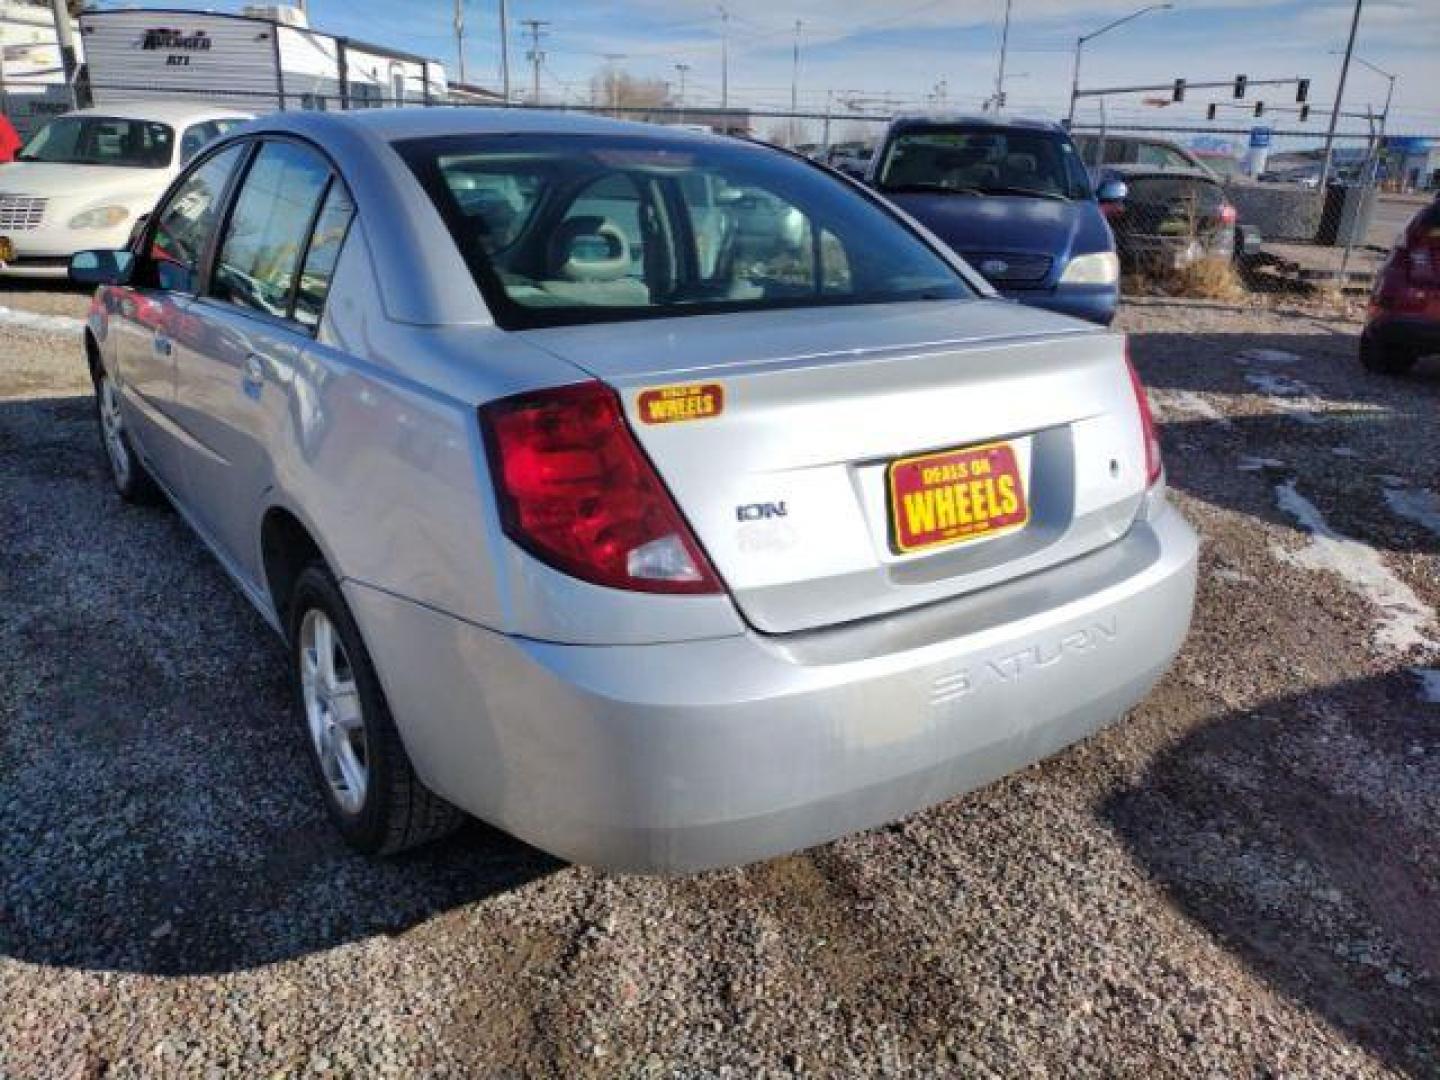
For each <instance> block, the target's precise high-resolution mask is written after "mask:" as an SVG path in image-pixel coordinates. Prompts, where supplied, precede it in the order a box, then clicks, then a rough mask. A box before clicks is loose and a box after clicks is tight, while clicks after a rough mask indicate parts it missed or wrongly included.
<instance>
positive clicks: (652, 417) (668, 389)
mask: <svg viewBox="0 0 1440 1080" xmlns="http://www.w3.org/2000/svg"><path fill="white" fill-rule="evenodd" d="M639 409H640V419H641V421H642V422H644V423H646V424H676V423H679V422H681V421H683V420H711V419H713V418H714V417H717V416H719V415H720V414H721V413H722V412H724V411H725V388H724V387H723V386H721V385H720V384H719V383H695V384H692V385H688V386H655V387H651V388H650V389H649V390H642V391H640V400H639Z"/></svg>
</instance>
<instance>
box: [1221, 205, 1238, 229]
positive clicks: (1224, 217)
mask: <svg viewBox="0 0 1440 1080" xmlns="http://www.w3.org/2000/svg"><path fill="white" fill-rule="evenodd" d="M1239 220H1240V215H1239V213H1237V212H1236V210H1235V207H1233V206H1231V205H1230V204H1229V203H1222V204H1221V205H1220V224H1222V225H1234V224H1235V222H1237V221H1239Z"/></svg>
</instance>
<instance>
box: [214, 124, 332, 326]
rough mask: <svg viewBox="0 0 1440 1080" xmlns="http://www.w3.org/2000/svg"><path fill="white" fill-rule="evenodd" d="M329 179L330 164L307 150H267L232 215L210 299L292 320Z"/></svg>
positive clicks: (287, 146)
mask: <svg viewBox="0 0 1440 1080" xmlns="http://www.w3.org/2000/svg"><path fill="white" fill-rule="evenodd" d="M329 177H330V170H329V167H328V166H327V165H326V164H325V162H324V161H323V160H322V159H321V158H320V157H319V156H318V155H317V154H315V153H314V152H313V151H311V150H307V149H305V148H304V147H303V146H300V145H298V144H296V143H293V142H279V141H277V142H267V143H266V144H265V145H264V146H262V147H261V149H260V153H259V154H257V155H256V157H255V162H254V164H253V165H251V166H250V171H249V172H248V173H246V174H245V181H244V183H243V185H242V186H241V188H240V194H239V196H238V197H237V198H236V200H235V209H234V210H233V211H232V212H231V214H230V223H229V225H228V226H227V227H226V230H225V238H224V240H223V242H222V244H221V248H220V254H219V257H218V258H217V259H216V260H215V272H214V274H213V276H212V278H211V281H210V292H211V295H213V296H215V297H216V298H218V299H220V300H225V301H227V302H229V303H232V304H237V305H239V306H240V307H243V308H249V309H251V310H252V311H259V312H262V313H264V314H266V315H271V316H274V317H276V318H282V319H283V318H287V317H288V316H289V314H290V310H289V309H290V289H291V286H292V285H293V284H294V282H295V272H296V267H297V264H298V263H299V261H300V250H301V245H302V244H303V243H304V242H305V236H306V230H307V229H309V227H310V222H311V220H312V218H313V217H314V214H315V207H316V205H317V204H318V203H319V202H320V196H321V194H322V193H323V192H324V190H325V182H326V181H327V180H328V179H329Z"/></svg>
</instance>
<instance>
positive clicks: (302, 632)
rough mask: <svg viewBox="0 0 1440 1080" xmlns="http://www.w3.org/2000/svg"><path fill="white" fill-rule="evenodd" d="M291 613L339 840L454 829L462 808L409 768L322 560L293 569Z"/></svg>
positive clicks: (320, 771)
mask: <svg viewBox="0 0 1440 1080" xmlns="http://www.w3.org/2000/svg"><path fill="white" fill-rule="evenodd" d="M289 614H290V625H289V627H288V630H289V643H290V663H291V668H292V674H293V676H294V684H295V700H296V710H297V713H298V716H299V720H300V724H301V730H302V731H303V733H304V735H305V742H306V745H307V746H308V747H309V750H310V761H311V764H312V766H313V767H314V769H315V775H316V777H317V779H318V780H319V782H320V789H321V793H322V795H323V796H324V798H325V805H326V808H327V809H328V810H329V812H330V817H331V819H332V820H333V821H334V822H335V825H336V827H337V828H338V829H339V830H340V834H341V835H342V836H343V837H344V838H345V842H346V843H348V844H349V845H350V846H351V847H352V848H354V849H355V850H357V851H359V852H361V853H363V854H365V855H393V854H395V853H397V852H400V851H404V850H406V849H407V848H412V847H416V846H418V845H420V844H424V843H428V842H429V841H431V840H437V839H439V838H440V837H442V836H445V835H446V834H448V833H450V832H453V831H454V830H455V829H456V828H457V827H458V826H459V825H460V824H461V823H462V822H463V821H464V820H465V815H464V814H463V813H462V812H461V811H460V810H458V809H457V808H456V807H454V806H452V805H451V804H450V803H448V802H446V801H445V800H444V799H442V798H440V797H439V796H438V795H436V794H435V793H434V792H432V791H430V790H429V789H428V788H426V787H425V785H424V784H422V783H421V782H420V779H419V777H417V776H416V775H415V769H414V767H413V766H412V765H411V764H410V757H409V755H408V754H407V753H406V752H405V746H404V743H403V742H402V741H401V739H400V732H399V731H398V730H397V729H396V727H395V721H394V719H393V718H392V717H391V715H390V708H389V706H388V705H387V704H386V701H385V694H384V691H383V690H382V689H381V687H380V680H379V678H378V676H377V675H376V672H375V666H374V664H373V662H372V661H371V659H370V654H369V652H368V651H367V650H366V648H365V642H364V641H363V640H362V639H361V637H360V630H359V627H358V626H357V625H356V623H355V619H354V617H353V616H352V615H351V614H350V608H349V606H348V605H347V604H346V603H345V598H344V596H343V595H342V594H341V592H340V587H339V585H338V584H336V582H335V578H334V577H333V576H332V575H331V574H330V572H329V570H327V569H326V568H325V567H324V566H323V565H321V564H319V563H312V564H311V565H310V566H308V567H306V568H305V569H304V570H303V571H302V572H301V573H300V576H299V577H298V578H297V579H296V582H295V588H294V589H293V591H292V593H291V600H290V605H289ZM327 656H328V660H327Z"/></svg>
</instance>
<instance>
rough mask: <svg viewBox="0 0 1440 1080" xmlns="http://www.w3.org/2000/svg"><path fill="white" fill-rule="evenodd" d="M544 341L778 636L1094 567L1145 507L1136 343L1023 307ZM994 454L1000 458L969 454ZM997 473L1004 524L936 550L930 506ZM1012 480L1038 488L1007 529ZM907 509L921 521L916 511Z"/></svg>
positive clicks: (815, 312) (957, 306)
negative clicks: (598, 393) (1092, 556)
mask: <svg viewBox="0 0 1440 1080" xmlns="http://www.w3.org/2000/svg"><path fill="white" fill-rule="evenodd" d="M636 330H640V331H641V332H639V333H636V332H634V331H636ZM528 336H530V338H531V340H532V341H533V342H534V343H535V344H538V345H540V346H541V347H542V348H545V349H547V350H549V351H551V352H553V353H555V354H556V355H559V356H561V357H562V358H564V359H566V360H568V361H570V362H572V363H574V364H575V365H577V366H578V367H580V368H582V369H584V370H585V371H587V372H589V373H590V374H592V375H594V376H596V377H597V378H600V379H603V380H604V381H606V382H607V383H609V384H610V385H612V386H613V387H615V389H616V390H617V391H618V392H619V393H620V395H621V398H622V400H623V402H624V407H625V410H626V415H627V417H628V419H629V422H630V424H631V426H632V428H633V429H634V431H635V434H636V436H637V438H638V439H639V440H640V443H641V445H642V446H643V447H644V449H645V451H646V453H647V454H648V455H649V456H650V458H651V460H652V461H653V462H654V463H655V465H656V468H657V469H658V471H659V472H660V474H661V476H662V477H663V479H664V480H665V482H666V484H667V485H668V486H669V488H670V491H671V492H672V494H673V495H674V497H675V499H676V501H677V503H678V504H679V506H680V509H681V511H682V512H683V513H684V514H685V515H686V517H687V518H688V520H689V522H690V524H691V526H692V527H693V528H694V530H695V533H696V535H697V536H698V538H699V540H700V543H701V544H702V545H703V546H704V548H705V550H706V552H707V554H708V555H709V557H710V559H711V561H712V562H713V563H714V564H715V566H716V568H717V570H718V571H719V573H720V575H721V577H722V578H723V579H724V580H725V582H726V584H727V586H728V587H729V589H730V591H731V593H732V595H733V596H734V598H735V602H736V604H737V606H738V607H739V609H740V610H741V612H742V613H743V615H744V616H745V617H746V619H747V620H749V622H750V623H751V624H752V625H753V626H754V627H756V628H757V629H759V630H762V631H765V632H768V633H788V632H794V631H801V630H806V629H812V628H816V627H821V626H828V625H833V624H836V623H842V622H848V621H853V620H857V619H863V618H868V617H873V616H877V615H884V614H887V613H891V612H896V611H901V610H904V609H906V608H910V607H914V606H917V605H921V604H926V603H933V602H935V601H938V600H943V599H946V598H949V597H953V596H956V595H960V594H963V593H966V592H971V591H974V590H977V589H982V588H985V587H987V586H989V585H993V584H998V583H999V582H1002V581H1005V580H1009V579H1011V578H1015V577H1018V576H1021V575H1023V574H1027V573H1033V572H1035V571H1037V570H1040V569H1043V568H1044V567H1046V566H1051V565H1054V564H1056V563H1059V562H1061V561H1064V560H1066V559H1069V558H1074V557H1076V556H1078V555H1081V554H1084V553H1085V552H1087V551H1091V550H1094V549H1096V548H1098V547H1101V546H1103V545H1104V544H1106V543H1109V542H1111V541H1113V540H1115V539H1117V538H1118V537H1119V536H1121V535H1123V534H1124V532H1125V531H1126V530H1127V529H1128V527H1129V525H1130V523H1131V521H1132V520H1133V518H1134V515H1135V512H1136V510H1137V508H1138V505H1139V502H1140V499H1141V496H1142V495H1143V491H1144V486H1145V477H1144V456H1143V443H1142V436H1141V430H1140V420H1139V417H1138V415H1137V413H1136V409H1135V402H1134V396H1133V392H1132V390H1131V387H1130V383H1129V378H1128V375H1127V371H1126V367H1125V361H1124V346H1123V339H1122V338H1120V337H1119V336H1117V335H1111V334H1106V333H1103V332H1098V331H1095V330H1093V329H1090V328H1087V327H1083V326H1081V324H1077V323H1075V322H1072V321H1070V320H1068V319H1064V318H1060V317H1058V316H1051V315H1049V314H1047V313H1042V312H1036V311H1033V310H1031V309H1026V308H1020V307H1019V306H1018V305H1013V304H1008V303H1004V302H999V301H974V302H968V303H941V302H934V303H918V304H893V305H876V306H872V307H864V306H860V307H845V308H835V309H814V308H811V309H799V310H785V311H774V312H765V313H756V312H747V313H744V314H735V315H705V316H694V317H689V318H679V319H664V320H656V321H654V322H653V323H650V324H640V323H633V324H629V325H627V327H626V333H624V334H617V333H616V332H615V327H614V326H613V325H611V326H606V325H604V324H592V325H587V326H576V327H564V328H551V329H545V330H536V331H530V332H529V335H528ZM657 403H658V406H657ZM974 447H984V448H989V449H984V450H981V451H978V452H973V453H968V452H967V453H961V454H958V455H956V454H953V453H951V452H952V451H957V450H964V449H965V448H974ZM929 455H937V456H936V457H933V458H932V457H930V456H929ZM982 458H983V459H985V460H986V461H987V462H988V464H987V465H985V466H984V469H985V470H986V477H988V478H989V479H991V480H992V481H994V482H993V483H992V484H990V485H989V487H988V490H987V492H986V493H985V494H984V495H983V497H982V496H981V495H973V497H974V498H975V499H977V500H979V501H977V502H975V503H974V504H973V506H972V507H971V509H974V510H975V514H974V515H973V520H972V523H971V525H974V527H975V528H978V527H979V526H980V525H984V524H986V523H990V522H993V523H997V527H996V528H995V529H994V530H993V531H985V532H982V533H980V534H978V535H971V536H970V537H969V538H967V539H965V540H963V541H961V542H953V541H952V540H951V539H950V538H951V535H952V534H954V533H956V532H957V530H958V531H961V532H964V531H967V530H968V531H973V529H972V528H971V526H970V525H965V526H963V527H962V526H959V525H957V524H956V514H955V513H954V512H953V511H952V512H951V513H950V514H949V516H948V517H947V516H946V511H945V510H944V509H941V510H940V511H939V514H940V517H939V520H938V525H939V526H940V530H939V532H938V533H937V531H936V525H937V521H936V519H935V515H936V513H937V511H936V506H935V505H934V504H933V498H932V496H928V495H926V494H925V492H926V491H927V490H929V491H933V490H935V489H938V488H943V487H947V486H950V487H953V484H950V483H949V481H952V480H961V479H963V477H961V476H960V475H959V474H960V473H964V472H965V471H966V470H978V469H980V468H982V467H981V466H979V465H976V464H975V462H976V461H978V460H980V459H982ZM897 463H898V464H897ZM926 469H929V470H930V475H929V476H928V478H927V475H926V474H925V470H926ZM957 470H958V473H957ZM892 472H893V473H894V476H895V479H894V480H893V482H892ZM1002 474H1008V475H1012V476H1013V477H1014V478H1015V480H1016V481H1018V484H1019V491H1018V493H1015V494H1016V495H1017V496H1018V500H1017V504H1016V505H1014V506H1009V507H1008V508H1009V509H1011V510H1014V511H1016V512H1015V513H1011V514H1009V515H1008V516H1007V515H1006V514H1004V513H1002V511H1004V510H1006V509H1007V504H1006V500H1005V492H1004V485H1002V484H999V477H1000V475H1002ZM978 475H979V474H978V473H977V476H978ZM986 477H979V478H978V479H977V480H976V482H980V481H981V480H983V479H985V478H986ZM982 486H985V485H983V484H982ZM917 492H918V495H917ZM907 495H908V497H910V498H912V499H918V504H916V505H911V504H906V505H905V508H904V509H901V504H902V503H905V500H906V499H907ZM965 497H966V498H969V497H971V496H965ZM944 498H946V499H948V498H949V497H948V496H945V497H944ZM927 499H930V500H931V504H930V505H929V506H928V508H927V506H926V505H924V504H925V503H926V500H927ZM1020 503H1023V506H1021V505H1020ZM982 507H983V508H985V509H986V510H987V511H994V513H989V512H987V513H986V514H984V515H982V514H980V513H979V510H980V509H981V508H982ZM960 516H972V515H969V514H963V515H960ZM1022 517H1023V519H1024V520H1021V519H1022ZM947 523H948V524H949V525H950V526H951V528H949V529H948V530H946V529H945V528H944V527H945V525H946V524H947ZM927 526H928V528H927ZM937 539H943V540H944V542H940V543H932V541H936V540H937ZM907 549H908V550H907Z"/></svg>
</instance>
